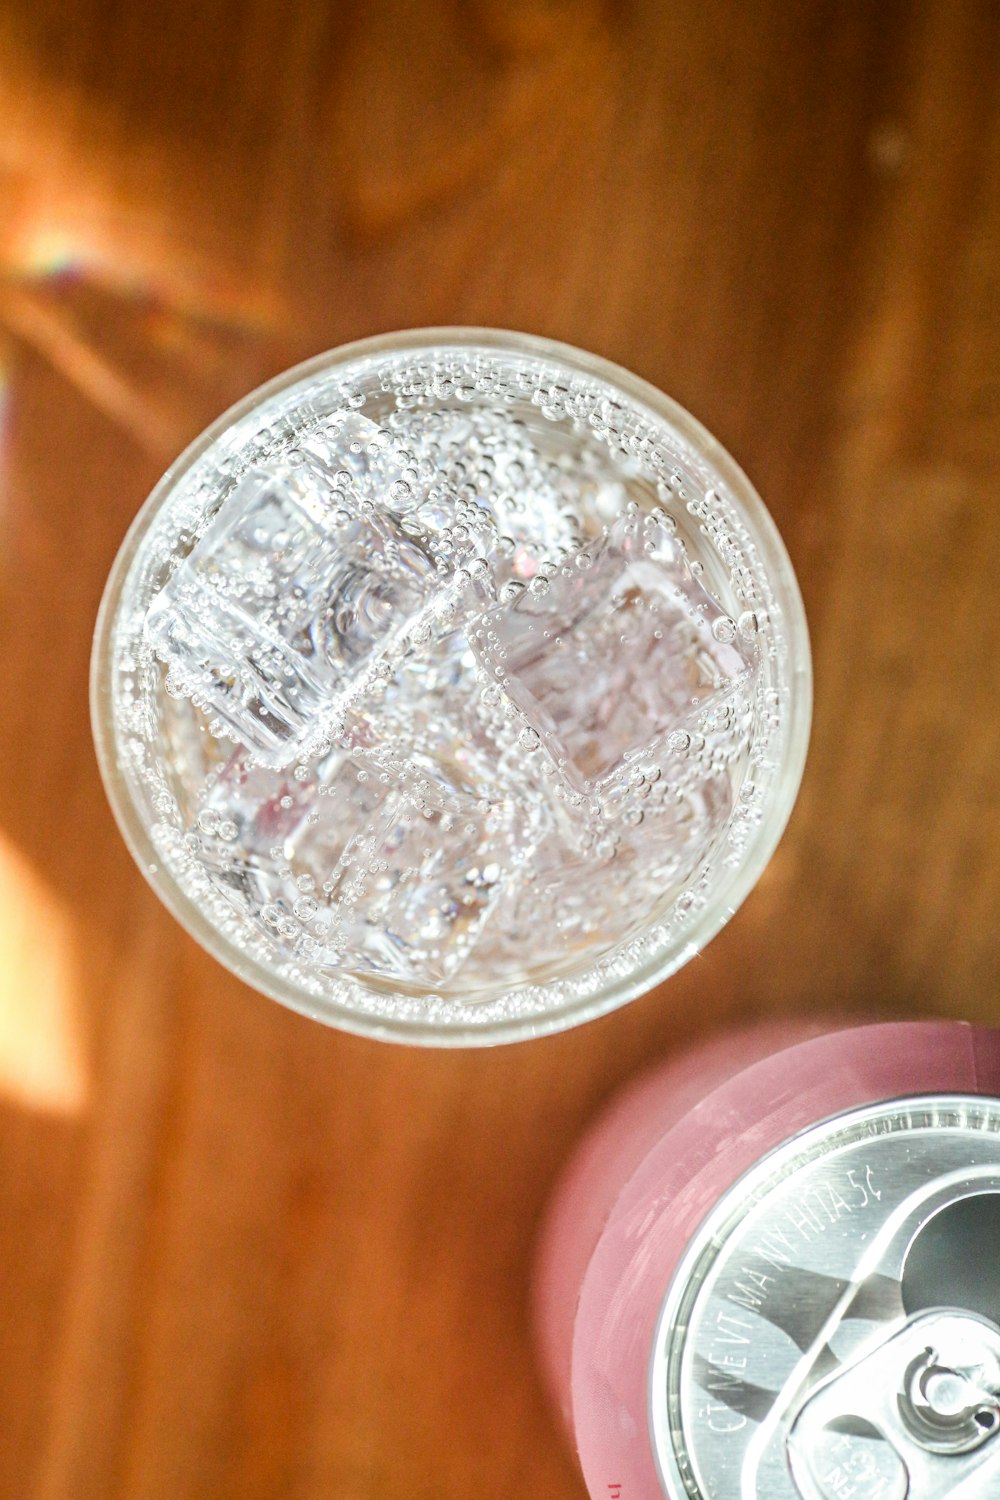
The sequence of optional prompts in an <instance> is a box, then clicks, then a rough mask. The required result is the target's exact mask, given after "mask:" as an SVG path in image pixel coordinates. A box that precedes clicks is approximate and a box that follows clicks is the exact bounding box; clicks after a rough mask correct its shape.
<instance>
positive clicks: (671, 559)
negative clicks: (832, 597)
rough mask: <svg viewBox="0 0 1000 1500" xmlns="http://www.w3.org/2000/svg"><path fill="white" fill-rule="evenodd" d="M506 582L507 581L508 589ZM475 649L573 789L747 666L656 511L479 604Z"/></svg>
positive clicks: (665, 731) (609, 773) (748, 651)
mask: <svg viewBox="0 0 1000 1500" xmlns="http://www.w3.org/2000/svg"><path fill="white" fill-rule="evenodd" d="M509 589H510V586H508V593H509ZM483 625H484V627H485V628H484V630H483V632H482V635H481V636H478V635H477V636H475V637H474V641H475V644H476V649H477V651H478V652H479V654H480V657H481V659H482V661H483V663H484V665H485V666H486V668H487V669H488V670H489V671H490V672H491V673H492V674H493V676H494V677H495V678H496V680H497V681H498V683H499V684H501V686H502V687H503V690H504V692H505V693H506V694H507V696H508V697H509V698H510V700H511V702H512V703H513V704H514V705H515V707H516V708H517V709H518V711H519V712H520V713H521V714H522V715H523V716H524V719H525V720H526V722H527V724H528V725H529V726H530V727H531V728H533V729H534V730H535V731H536V732H537V734H538V735H539V736H540V739H541V741H542V743H543V745H544V746H545V747H546V749H547V750H548V752H549V753H550V754H551V755H552V757H553V759H554V761H555V763H556V765H557V767H558V768H559V772H560V774H561V775H562V776H563V777H564V778H565V780H566V782H567V784H568V785H569V786H570V787H571V788H572V789H573V790H574V791H575V792H577V793H587V792H590V791H593V790H594V789H595V788H597V789H599V788H600V786H601V784H602V783H606V782H608V779H609V778H612V777H614V776H615V775H616V774H617V773H619V772H620V770H621V769H622V767H623V766H624V765H625V764H626V763H627V762H628V760H629V758H630V757H632V756H633V755H635V754H636V753H637V752H639V751H640V750H642V749H644V748H648V747H650V746H653V745H656V744H658V743H660V742H662V741H663V740H664V739H665V738H666V737H667V736H668V735H669V734H670V733H671V732H673V731H676V730H677V729H678V728H679V727H680V726H683V725H685V724H686V723H688V722H689V720H690V719H691V718H692V716H693V715H696V714H697V713H698V712H699V711H700V710H703V709H704V708H705V707H706V706H707V705H708V704H709V703H710V702H711V701H712V700H713V699H714V698H715V697H716V696H717V695H719V694H723V695H724V694H725V693H727V692H729V691H731V690H732V688H733V687H734V685H735V684H737V683H739V682H741V681H744V680H745V679H747V678H748V676H749V674H750V673H752V671H753V670H754V667H755V656H754V651H753V647H752V646H750V645H748V644H747V643H746V642H744V641H742V640H741V639H739V637H738V635H737V632H736V630H735V628H733V629H732V630H731V631H730V628H729V627H730V626H731V625H732V621H731V620H729V617H728V616H726V615H725V614H724V613H723V612H722V610H721V609H720V607H719V605H718V604H717V603H716V601H715V600H714V599H713V598H712V597H711V595H710V594H709V593H708V592H707V591H706V590H705V589H704V588H703V587H702V585H701V584H700V583H699V581H698V579H697V578H696V577H695V576H694V575H693V573H692V572H691V569H690V567H689V565H688V561H687V557H686V554H685V551H684V548H683V547H682V545H681V543H680V541H679V539H678V538H677V537H676V535H675V534H674V532H673V531H672V530H671V529H670V526H669V525H668V524H667V522H666V520H665V518H664V519H661V518H659V517H657V516H656V515H655V514H654V515H651V516H648V517H645V518H640V517H639V516H638V515H632V514H626V515H624V516H622V517H620V518H619V519H618V520H617V521H616V522H615V523H614V524H613V526H612V527H611V528H610V531H609V532H608V533H607V535H606V536H604V537H603V538H602V539H601V540H599V541H598V542H597V543H596V544H595V545H594V546H593V547H592V548H590V549H588V550H586V551H580V552H578V553H577V554H576V555H575V557H573V558H571V559H569V560H568V561H567V562H566V563H565V564H564V565H563V566H562V567H560V568H559V570H558V571H557V572H555V574H554V575H553V576H552V577H551V578H549V579H547V580H543V583H542V587H541V588H539V586H538V581H537V580H536V581H535V582H534V583H533V584H532V585H530V586H529V587H526V588H524V589H520V590H518V591H517V593H516V596H515V597H513V598H510V597H507V598H506V599H504V598H503V595H502V597H501V602H500V603H499V604H498V605H496V606H495V607H493V608H492V609H489V610H487V611H486V613H485V616H484V620H483Z"/></svg>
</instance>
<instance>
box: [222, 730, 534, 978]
mask: <svg viewBox="0 0 1000 1500" xmlns="http://www.w3.org/2000/svg"><path fill="white" fill-rule="evenodd" d="M435 790H436V789H435V787H434V786H433V785H431V786H427V787H424V788H423V789H422V790H421V789H420V788H417V787H403V786H400V785H397V784H395V783H394V782H393V781H392V779H391V778H390V776H389V775H388V774H387V773H384V772H379V771H377V770H376V769H373V768H372V767H371V766H369V765H366V764H364V763H363V762H359V759H358V757H357V756H356V755H354V754H348V753H347V752H345V751H344V750H341V749H338V750H335V751H333V752H332V753H331V754H329V755H328V756H326V757H325V758H324V759H323V760H322V761H321V762H320V763H319V765H318V766H317V767H315V768H312V769H306V768H301V767H300V768H297V771H296V772H295V773H293V774H292V775H290V776H286V775H284V774H283V773H281V772H279V771H274V770H271V769H269V768H267V767H264V766H260V765H255V764H254V763H253V762H252V761H251V760H249V759H248V758H247V757H246V756H245V755H244V754H242V753H238V754H236V755H235V756H234V757H233V759H232V761H231V762H230V764H229V766H228V767H227V769H226V772H225V773H224V774H223V775H222V776H221V777H220V778H219V779H218V781H217V782H216V784H215V785H214V786H213V787H212V789H211V791H210V793H209V795H208V797H207V798H206V801H205V806H204V808H203V811H202V813H201V816H200V817H199V820H198V825H197V837H198V840H199V853H200V858H201V861H202V863H203V865H204V867H205V869H206V871H207V872H208V874H209V876H210V877H211V878H212V879H213V881H214V883H215V884H216V886H217V887H218V888H219V889H220V890H221V891H222V892H223V894H225V895H226V896H227V897H228V899H229V900H230V902H231V903H232V904H233V905H234V906H235V907H237V909H239V910H240V911H241V912H242V913H243V914H244V915H246V916H249V917H250V918H251V920H253V921H254V922H255V923H257V924H259V925H260V926H261V927H262V928H263V929H265V930H266V931H267V932H268V933H269V935H270V937H271V939H272V941H275V942H276V943H278V944H279V945H280V946H281V947H282V948H284V949H285V950H286V951H287V954H288V956H289V957H290V958H294V959H295V960H296V961H297V962H306V963H308V964H311V965H313V966H315V967H318V968H320V969H325V968H335V969H344V970H350V971H356V972H360V973H363V974H369V975H381V976H386V977H389V978H392V979H395V980H399V981H403V982H405V983H411V984H420V985H434V984H440V983H442V982H444V981H446V980H447V979H449V978H450V977H451V976H452V975H453V974H454V973H455V972H456V971H457V970H458V968H459V967H460V966H461V964H462V963H463V961H464V960H465V958H466V957H467V955H468V953H469V952H470V951H471V949H472V947H473V945H474V944H475V942H476V940H477V938H478V935H479V933H480V931H481V929H482V927H483V925H484V923H485V922H486V921H487V919H488V917H489V916H490V915H491V913H492V911H493V909H494V907H495V904H496V902H497V900H498V898H499V897H500V895H501V893H503V892H506V891H508V890H509V889H510V888H511V884H512V882H514V881H516V879H517V876H518V872H519V870H520V868H521V866H522V865H523V863H524V862H525V860H526V859H527V857H528V856H529V854H530V852H531V847H532V845H531V844H530V842H529V841H528V840H526V839H525V837H524V824H525V819H524V817H523V815H522V814H521V813H520V812H519V810H518V809H517V808H516V806H515V805H514V804H513V803H512V802H506V803H500V804H494V805H492V806H487V807H483V806H481V805H479V804H478V803H475V802H473V801H472V800H471V799H468V798H464V799H463V798H459V797H457V796H454V795H453V796H452V797H451V798H450V799H449V802H448V804H447V805H445V802H444V801H443V799H440V798H438V797H437V796H436V795H435Z"/></svg>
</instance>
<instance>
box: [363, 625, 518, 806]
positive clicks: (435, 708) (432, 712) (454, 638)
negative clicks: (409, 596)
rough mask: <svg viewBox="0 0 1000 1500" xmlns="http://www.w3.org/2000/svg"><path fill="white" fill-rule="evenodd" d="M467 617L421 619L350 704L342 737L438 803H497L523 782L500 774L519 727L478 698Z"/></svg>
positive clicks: (479, 688)
mask: <svg viewBox="0 0 1000 1500" xmlns="http://www.w3.org/2000/svg"><path fill="white" fill-rule="evenodd" d="M465 623H466V622H465V621H464V620H461V623H459V624H455V623H452V622H451V621H450V620H447V619H446V620H443V621H434V622H433V623H431V622H427V623H426V624H425V625H424V626H423V627H422V628H421V629H420V630H419V631H418V636H419V637H420V639H419V640H418V641H411V644H410V646H409V649H408V650H407V651H406V652H405V653H404V654H403V655H402V657H401V658H400V659H399V660H398V661H397V662H396V663H395V664H394V668H393V671H392V673H391V674H389V673H387V674H386V675H384V676H382V677H380V678H379V680H378V681H377V682H375V683H374V684H373V685H372V687H371V688H370V689H369V691H368V692H367V693H365V694H364V696H363V697H362V698H359V699H358V700H357V701H356V702H355V703H354V704H353V705H352V708H351V710H350V711H349V713H348V715H347V717H346V720H345V726H344V737H345V740H346V742H348V743H350V744H351V745H352V746H354V747H356V748H358V749H359V751H360V752H361V753H362V755H363V756H364V757H365V758H367V759H370V760H371V761H372V762H373V763H375V764H377V765H379V766H381V767H384V768H387V769H389V770H390V771H391V772H392V774H393V777H394V779H396V780H397V781H399V782H400V783H401V784H402V785H404V786H410V787H413V786H420V784H421V783H422V782H425V781H426V782H429V783H430V785H431V787H432V789H433V792H434V795H435V796H436V797H437V799H438V801H439V802H441V805H442V806H447V805H449V801H450V800H454V799H457V801H458V803H461V802H462V801H463V799H465V800H468V799H471V800H472V801H478V802H481V803H483V802H498V801H503V800H504V799H505V798H506V797H508V796H510V795H512V794H516V793H517V792H518V790H519V789H520V786H521V784H520V782H518V781H517V780H516V779H514V778H511V777H510V776H508V775H506V774H505V771H506V765H505V756H506V754H507V752H508V751H509V749H510V746H511V744H512V743H513V740H514V736H515V735H516V730H517V727H519V725H518V726H515V725H514V724H512V723H511V721H510V720H509V719H505V718H504V717H503V715H502V714H499V715H498V713H497V712H496V704H495V702H494V701H493V699H492V698H491V697H490V695H489V694H487V697H486V698H485V699H484V696H483V682H482V678H481V674H480V671H479V666H478V662H477V660H476V657H475V654H474V652H473V651H472V648H471V646H470V645H469V640H468V637H467V635H466V633H465V629H464V625H465ZM500 698H501V695H500V694H499V693H497V694H496V700H497V701H499V699H500Z"/></svg>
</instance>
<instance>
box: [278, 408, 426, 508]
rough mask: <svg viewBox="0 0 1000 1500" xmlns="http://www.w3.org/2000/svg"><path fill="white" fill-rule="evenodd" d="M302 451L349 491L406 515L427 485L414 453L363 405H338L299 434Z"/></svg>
mask: <svg viewBox="0 0 1000 1500" xmlns="http://www.w3.org/2000/svg"><path fill="white" fill-rule="evenodd" d="M296 447H297V449H298V452H299V454H301V455H302V457H303V458H304V459H305V461H306V462H307V463H308V464H310V465H311V466H313V467H315V468H316V469H317V470H318V471H319V472H320V473H321V474H322V475H323V476H324V477H325V478H326V479H327V480H328V481H329V483H330V484H331V485H332V486H333V488H334V489H335V490H338V491H340V492H342V493H344V494H345V495H346V496H348V497H349V498H350V497H352V496H353V497H354V498H356V499H361V500H370V501H373V502H374V503H375V504H376V505H377V506H378V507H379V508H380V509H383V510H388V511H391V512H393V514H395V515H400V516H401V515H406V514H407V513H408V512H409V511H412V510H414V509H415V508H416V506H417V505H419V503H420V501H421V499H422V497H423V493H424V488H423V486H422V485H421V484H420V482H419V476H418V473H417V470H416V468H414V467H413V455H412V453H410V452H409V451H408V450H407V449H406V447H405V445H404V444H403V443H402V442H401V441H400V440H399V439H398V438H397V437H396V435H395V434H393V433H392V432H391V431H390V430H389V429H388V428H384V427H379V425H378V423H377V422H373V421H372V420H371V418H370V417H366V416H364V415H363V414H362V413H361V412H358V411H347V410H343V411H338V412H334V413H333V414H332V415H331V416H329V417H327V418H326V419H325V420H324V421H323V422H322V423H321V424H320V425H319V426H318V427H315V428H313V430H312V431H311V432H309V433H307V434H306V435H304V436H302V437H300V438H299V439H298V442H297V444H296Z"/></svg>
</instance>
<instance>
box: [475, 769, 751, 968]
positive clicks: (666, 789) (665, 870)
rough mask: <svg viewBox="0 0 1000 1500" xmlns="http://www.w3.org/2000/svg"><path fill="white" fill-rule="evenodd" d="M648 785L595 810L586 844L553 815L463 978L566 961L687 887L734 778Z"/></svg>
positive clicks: (713, 836) (723, 813)
mask: <svg viewBox="0 0 1000 1500" xmlns="http://www.w3.org/2000/svg"><path fill="white" fill-rule="evenodd" d="M647 790H648V795H647V796H646V797H642V796H641V795H634V796H633V799H632V800H631V801H630V802H629V804H628V806H627V807H626V808H624V809H622V810H621V811H622V813H623V815H622V816H620V817H619V818H618V819H616V820H614V821H610V820H605V819H603V818H597V819H595V822H594V825H593V826H592V827H591V828H590V829H589V833H590V837H589V840H588V841H587V845H586V848H581V847H580V840H579V839H578V838H577V837H576V834H575V831H574V830H573V828H572V827H571V826H570V827H568V828H567V826H566V825H565V824H563V823H561V822H560V821H559V820H556V822H555V823H554V824H553V825H552V826H551V828H550V830H549V832H548V834H547V836H546V837H545V838H544V840H543V841H542V842H541V843H540V846H539V848H538V849H537V851H536V853H535V856H534V859H533V861H532V865H531V867H530V868H529V869H528V870H527V871H526V872H525V874H524V876H523V877H522V879H521V880H520V882H518V884H517V885H515V886H512V887H511V890H510V896H509V899H508V900H507V901H506V902H505V903H504V904H503V905H502V906H501V908H500V910H499V911H498V912H497V915H496V918H495V919H494V921H493V922H492V923H491V925H490V927H489V930H488V932H487V934H486V935H485V937H484V940H483V941H482V943H481V944H480V945H479V947H478V948H477V949H476V951H475V954H474V955H473V958H472V960H471V961H470V964H469V967H468V970H467V975H466V977H468V978H470V979H478V978H480V977H482V978H483V979H484V980H485V979H493V980H495V979H496V977H497V976H506V977H508V978H515V977H517V976H519V975H521V974H522V973H523V972H524V971H525V970H526V968H527V967H529V966H530V967H531V968H532V969H534V968H536V967H537V966H544V965H545V964H546V963H551V964H553V965H557V966H564V965H565V964H566V963H567V962H568V961H569V962H571V961H572V960H573V958H574V957H575V956H577V955H579V956H581V957H582V956H583V955H584V954H585V953H589V954H592V953H593V952H594V950H595V949H597V950H600V949H601V948H602V947H610V946H611V945H612V944H614V943H616V942H618V941H619V940H620V939H622V938H623V937H628V936H629V934H630V933H633V932H636V931H638V930H639V929H640V928H642V927H643V926H645V925H646V924H647V923H648V922H649V921H650V920H651V919H653V918H654V916H655V915H656V913H657V912H658V911H661V910H663V909H664V908H665V907H666V906H667V905H668V904H669V903H670V902H671V901H672V900H673V899H675V898H676V897H677V896H679V895H680V894H681V893H682V892H683V891H684V890H685V888H686V887H687V886H688V885H689V883H690V882H691V880H692V878H693V877H694V875H695V874H696V872H697V871H698V869H699V868H700V867H701V866H702V865H703V864H704V863H705V861H706V860H707V859H708V858H709V856H710V854H711V853H712V850H713V849H714V847H715V846H716V844H717V842H718V840H719V838H720V837H721V836H722V833H723V831H724V829H725V828H726V826H727V821H728V818H729V816H730V813H731V810H732V790H731V786H730V783H729V780H728V778H726V777H725V776H723V775H721V774H708V775H704V776H702V777H700V778H698V777H696V776H694V775H689V776H687V777H686V778H684V777H682V778H681V780H680V781H678V782H667V781H666V780H662V781H660V782H657V783H656V785H655V786H653V787H651V788H648V789H647ZM641 791H642V788H641V787H639V788H636V787H634V786H633V793H640V794H641ZM637 812H638V813H639V816H638V819H636V813H637ZM529 960H530V961H529Z"/></svg>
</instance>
